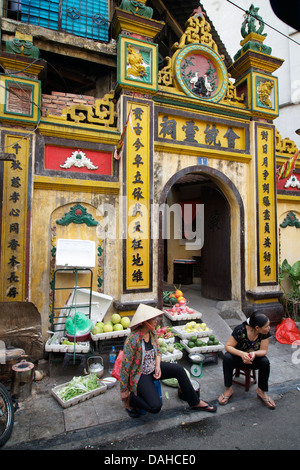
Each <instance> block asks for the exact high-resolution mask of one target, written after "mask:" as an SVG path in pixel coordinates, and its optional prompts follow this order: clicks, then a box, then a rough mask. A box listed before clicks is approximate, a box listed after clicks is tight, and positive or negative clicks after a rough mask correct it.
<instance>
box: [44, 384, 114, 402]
mask: <svg viewBox="0 0 300 470" xmlns="http://www.w3.org/2000/svg"><path fill="white" fill-rule="evenodd" d="M98 382H99V387H98V388H95V389H94V390H92V391H91V392H86V393H82V394H81V395H78V396H77V397H74V398H71V399H70V400H68V401H64V400H62V399H61V398H60V397H59V396H58V394H57V392H59V390H61V389H62V388H63V387H65V386H66V385H68V384H69V383H70V382H66V383H64V384H62V385H57V386H56V387H54V388H52V389H51V393H52V395H53V397H54V398H55V399H56V400H57V401H58V403H59V404H60V405H61V406H62V407H63V408H69V407H70V406H74V405H77V403H81V402H83V401H85V400H88V399H89V398H93V397H96V396H97V395H100V394H101V393H104V392H106V390H107V386H106V385H105V383H103V382H102V381H101V380H98Z"/></svg>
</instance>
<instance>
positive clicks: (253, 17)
mask: <svg viewBox="0 0 300 470" xmlns="http://www.w3.org/2000/svg"><path fill="white" fill-rule="evenodd" d="M258 10H259V8H257V7H255V6H254V5H253V4H252V5H251V6H250V8H249V10H248V11H246V15H245V16H244V18H245V19H244V21H243V24H242V28H241V33H242V36H243V38H245V37H246V36H248V34H250V33H256V34H261V35H262V36H267V34H266V33H265V34H262V32H263V30H264V27H265V24H264V21H263V19H262V17H261V16H260V15H259V14H258ZM257 22H258V28H257Z"/></svg>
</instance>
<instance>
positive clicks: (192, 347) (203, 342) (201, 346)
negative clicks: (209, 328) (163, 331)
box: [181, 335, 224, 353]
mask: <svg viewBox="0 0 300 470" xmlns="http://www.w3.org/2000/svg"><path fill="white" fill-rule="evenodd" d="M181 344H182V345H183V346H184V348H185V349H186V350H187V352H188V353H191V352H200V353H206V352H214V351H222V350H223V349H224V345H223V344H222V343H220V341H219V340H218V339H217V338H216V337H215V336H214V335H209V336H205V337H202V338H199V337H197V336H195V335H194V336H191V337H190V338H188V339H182V340H181Z"/></svg>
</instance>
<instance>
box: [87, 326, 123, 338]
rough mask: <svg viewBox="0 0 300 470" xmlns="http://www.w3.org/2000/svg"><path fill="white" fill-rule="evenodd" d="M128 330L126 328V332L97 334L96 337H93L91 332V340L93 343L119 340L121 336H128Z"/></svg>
mask: <svg viewBox="0 0 300 470" xmlns="http://www.w3.org/2000/svg"><path fill="white" fill-rule="evenodd" d="M130 331H131V330H130V328H126V330H121V331H111V332H109V333H98V334H97V335H93V333H92V332H91V338H92V340H93V341H98V340H103V339H111V338H119V337H121V336H128V335H129V333H130Z"/></svg>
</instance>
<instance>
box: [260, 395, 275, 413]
mask: <svg viewBox="0 0 300 470" xmlns="http://www.w3.org/2000/svg"><path fill="white" fill-rule="evenodd" d="M257 398H259V399H260V400H261V401H262V402H263V404H264V405H266V407H267V408H269V409H270V410H275V408H276V405H275V403H274V402H273V403H272V402H271V398H270V397H268V398H263V397H260V396H259V395H257ZM272 401H273V400H272Z"/></svg>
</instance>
